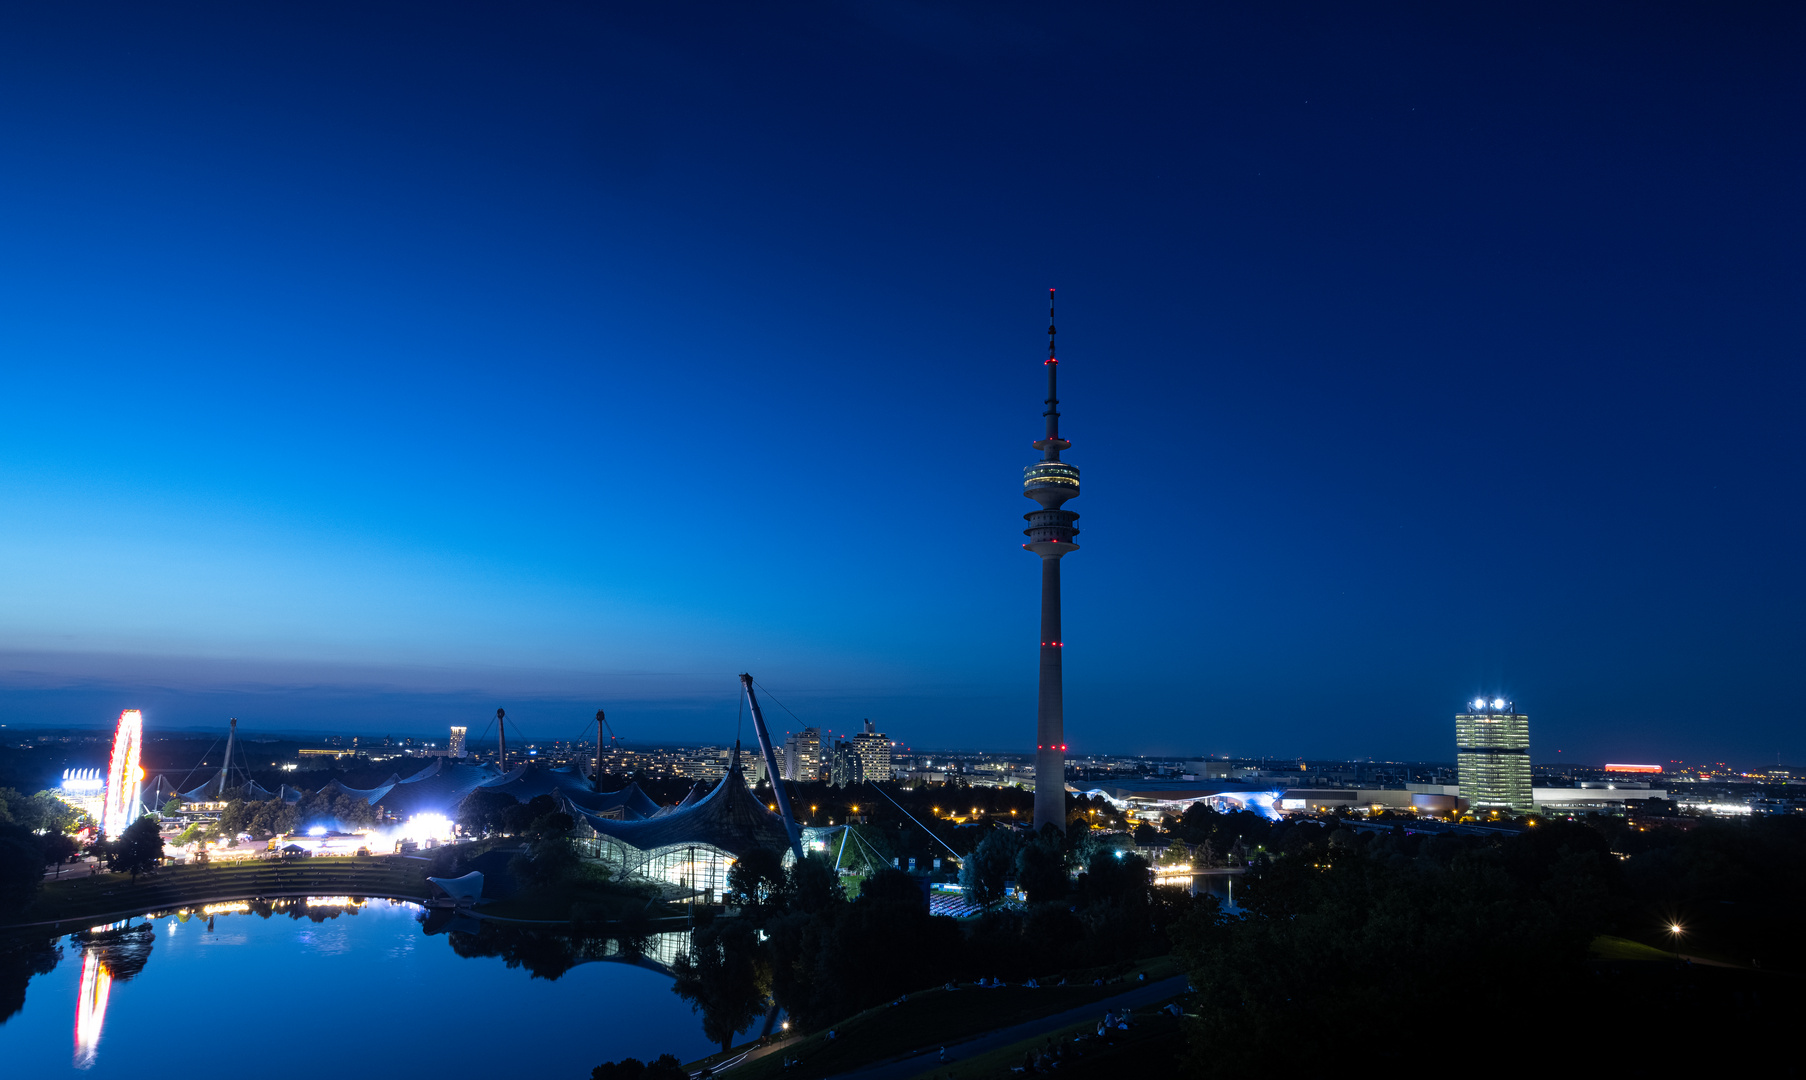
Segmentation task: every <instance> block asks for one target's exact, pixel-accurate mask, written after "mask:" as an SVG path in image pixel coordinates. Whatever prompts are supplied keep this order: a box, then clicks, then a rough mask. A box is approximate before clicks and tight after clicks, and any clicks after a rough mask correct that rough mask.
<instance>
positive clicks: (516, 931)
mask: <svg viewBox="0 0 1806 1080" xmlns="http://www.w3.org/2000/svg"><path fill="white" fill-rule="evenodd" d="M211 906H212V907H213V908H215V909H218V910H216V911H215V912H214V914H213V915H212V916H211V917H210V918H209V917H208V916H206V915H203V914H202V913H201V912H193V913H191V915H190V917H189V918H188V919H187V920H186V921H183V920H181V919H179V918H177V917H175V916H167V917H163V918H158V919H154V920H149V921H148V924H147V921H146V920H143V919H134V920H128V922H127V923H115V924H112V929H111V930H109V931H107V932H104V933H99V934H92V933H91V934H89V935H87V937H88V940H79V939H78V938H79V937H80V936H73V937H72V936H64V937H61V938H59V939H57V942H56V946H55V947H56V948H57V949H60V951H61V959H60V960H57V961H56V963H55V966H54V967H53V968H51V969H50V970H49V971H48V972H45V973H42V974H36V975H32V976H31V977H30V980H29V983H27V984H26V986H25V1004H24V1007H23V1009H21V1010H20V1011H19V1012H17V1013H15V1014H13V1015H12V1016H11V1017H10V1018H8V1019H7V1020H5V1021H3V1022H0V1061H4V1062H6V1065H7V1072H8V1074H9V1075H13V1076H31V1077H48V1076H56V1075H61V1074H76V1075H80V1076H84V1077H103V1076H113V1075H117V1076H122V1077H123V1076H128V1075H129V1076H131V1077H133V1078H134V1080H143V1078H144V1077H146V1076H149V1077H152V1078H154V1077H156V1076H158V1075H161V1074H162V1073H163V1072H164V1070H166V1069H167V1070H169V1071H170V1073H171V1074H173V1073H174V1072H175V1071H176V1070H181V1071H184V1072H189V1071H194V1070H200V1071H203V1072H213V1071H216V1070H219V1071H239V1070H243V1071H244V1072H246V1073H247V1074H250V1075H255V1076H257V1077H259V1078H260V1080H288V1078H290V1077H292V1078H294V1080H302V1078H307V1080H318V1078H319V1077H321V1076H330V1075H338V1074H343V1073H346V1072H350V1073H354V1074H358V1075H383V1074H387V1073H394V1072H400V1073H401V1074H403V1075H420V1076H431V1075H435V1074H438V1075H448V1076H449V1075H485V1074H489V1075H513V1074H515V1073H516V1072H519V1071H521V1070H522V1069H523V1067H525V1068H528V1069H530V1070H531V1072H532V1074H533V1075H534V1076H535V1077H541V1078H545V1080H556V1078H558V1077H569V1078H570V1080H587V1078H588V1076H589V1074H590V1069H591V1068H593V1067H594V1066H596V1065H598V1064H600V1063H601V1062H603V1061H610V1060H616V1059H619V1058H622V1057H637V1058H640V1059H641V1060H649V1059H651V1058H653V1057H656V1056H658V1055H659V1054H661V1053H671V1054H675V1055H677V1057H678V1059H679V1060H682V1061H691V1060H694V1059H696V1058H699V1057H702V1056H704V1055H705V1054H708V1053H709V1052H711V1051H712V1050H714V1049H715V1047H713V1046H711V1045H710V1044H709V1042H708V1040H707V1039H705V1038H704V1037H703V1035H702V1023H701V1018H700V1016H698V1015H697V1014H695V1013H692V1012H691V1011H690V1006H689V1004H688V1003H686V1002H684V1001H683V1000H681V999H680V998H678V996H677V995H676V994H673V993H672V992H671V979H670V977H669V976H668V975H667V974H665V973H663V972H661V971H658V970H654V969H653V968H650V967H647V966H643V965H644V964H646V963H657V962H658V961H659V960H664V961H666V962H668V961H669V960H670V959H671V958H673V957H675V956H676V955H677V952H678V951H679V950H680V949H681V948H682V947H683V939H684V935H682V934H655V935H652V936H651V937H650V938H647V939H645V941H643V942H639V943H630V944H629V946H628V947H627V948H626V949H625V951H624V950H623V947H622V945H621V944H620V943H619V942H613V941H608V940H605V939H593V938H572V937H569V936H565V935H558V934H553V933H550V932H547V931H543V930H540V929H537V928H534V929H526V928H521V927H518V926H509V925H506V924H499V923H493V922H485V923H482V924H480V925H479V924H478V923H477V922H476V921H475V920H471V919H467V918H466V919H461V920H459V921H458V922H457V923H456V924H455V925H456V926H458V927H459V928H460V930H469V931H478V932H472V933H466V932H454V933H446V932H444V927H442V926H438V925H435V924H437V923H442V922H444V921H446V915H445V914H444V913H434V921H433V923H429V924H427V925H423V924H422V923H421V921H420V917H421V916H422V914H423V912H422V911H421V909H420V908H419V907H418V906H417V905H414V904H407V903H399V902H392V901H388V900H371V901H368V902H367V903H364V904H363V905H362V906H352V905H351V904H349V903H347V900H346V898H326V897H314V898H309V899H308V900H295V901H289V902H285V901H277V902H275V904H274V905H271V904H269V903H266V904H265V905H264V906H263V907H262V909H261V910H262V911H266V912H267V911H271V909H272V906H273V907H274V911H273V914H271V915H270V916H269V917H267V918H266V917H264V916H263V915H262V914H259V913H256V912H253V911H251V910H248V909H249V908H250V907H251V905H249V904H245V903H237V904H232V905H211ZM296 916H299V917H296ZM147 926H148V929H147ZM429 928H430V929H433V930H435V931H436V932H434V933H430V934H429V933H428V929H429ZM25 941H28V939H24V938H19V939H16V940H15V941H13V942H12V943H11V944H10V945H4V944H0V947H4V948H8V949H9V951H8V952H7V954H6V955H7V957H8V961H7V966H8V970H7V977H9V978H11V979H12V984H11V986H10V987H9V988H7V989H6V990H4V991H0V1002H4V1001H5V1000H6V995H7V994H9V993H10V994H11V995H13V996H14V997H15V999H16V994H17V985H18V982H19V980H20V978H22V977H23V976H22V972H23V970H26V969H23V968H22V967H21V961H20V959H19V958H20V956H21V955H22V950H21V947H20V944H19V942H25ZM50 942H51V935H50V934H49V933H45V934H43V935H41V936H39V937H38V938H36V939H35V941H31V942H29V949H28V951H31V952H33V953H34V954H35V955H36V957H38V959H39V963H38V965H37V966H38V968H40V969H41V968H42V967H43V966H45V964H46V963H47V962H48V960H49V957H50V956H51V955H53V954H51V953H49V952H48V946H49V945H50ZM635 945H637V946H638V948H637V949H636V948H635V947H634V946H635ZM534 972H538V973H539V975H538V976H536V975H535V974H534ZM0 1011H4V1009H3V1008H0Z"/></svg>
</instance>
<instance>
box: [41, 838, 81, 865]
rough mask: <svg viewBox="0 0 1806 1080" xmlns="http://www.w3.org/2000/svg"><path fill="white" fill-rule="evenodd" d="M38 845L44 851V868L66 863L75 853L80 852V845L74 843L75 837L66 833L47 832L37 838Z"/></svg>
mask: <svg viewBox="0 0 1806 1080" xmlns="http://www.w3.org/2000/svg"><path fill="white" fill-rule="evenodd" d="M38 843H39V845H40V846H41V847H43V849H44V865H46V866H49V865H51V864H57V865H61V864H62V863H66V862H68V861H69V860H70V858H71V857H73V856H74V855H75V853H76V852H77V851H80V850H81V845H79V844H77V843H76V842H75V837H73V836H70V835H69V834H68V833H66V832H47V833H45V834H44V835H43V836H40V837H38Z"/></svg>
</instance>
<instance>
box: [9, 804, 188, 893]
mask: <svg viewBox="0 0 1806 1080" xmlns="http://www.w3.org/2000/svg"><path fill="white" fill-rule="evenodd" d="M106 859H107V869H109V870H122V871H124V872H126V873H128V874H131V875H132V881H133V882H136V881H137V880H138V875H139V874H145V873H149V872H150V871H152V870H154V869H156V867H157V863H159V862H160V861H162V859H163V837H162V836H160V835H158V833H157V819H156V818H154V817H151V816H150V815H149V814H146V815H144V816H143V817H141V818H139V819H138V820H137V821H134V822H132V823H131V824H130V825H127V826H126V827H125V831H124V832H122V833H120V834H119V839H117V840H112V841H108V842H107V845H106ZM43 865H44V864H43V863H42V862H39V863H38V866H39V868H40V872H41V870H42V867H43Z"/></svg>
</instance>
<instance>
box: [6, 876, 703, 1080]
mask: <svg viewBox="0 0 1806 1080" xmlns="http://www.w3.org/2000/svg"><path fill="white" fill-rule="evenodd" d="M373 905H379V906H381V907H383V908H384V909H385V910H388V909H399V910H398V911H397V914H401V913H402V912H406V913H407V914H410V915H412V916H413V918H414V919H415V920H416V921H417V922H418V923H419V924H420V928H419V931H417V932H416V933H414V934H413V935H411V936H409V935H405V934H404V935H402V936H401V937H399V938H397V937H395V936H393V931H389V932H387V933H386V934H383V935H380V942H381V943H380V944H377V942H376V940H374V939H372V938H371V937H370V935H369V934H363V935H361V936H348V932H349V931H351V930H353V929H355V927H351V926H342V927H335V928H333V929H332V931H331V932H330V933H327V932H325V931H326V927H325V926H323V925H321V924H326V923H330V922H332V921H333V920H339V919H342V918H355V916H357V915H358V913H359V912H360V911H363V910H367V909H368V908H370V907H371V906H373ZM283 915H286V916H288V918H289V919H291V920H297V921H300V922H302V926H300V927H297V928H296V936H295V937H292V938H289V939H288V940H291V941H294V942H297V943H299V944H301V945H302V946H303V947H304V948H305V949H306V950H307V952H308V953H311V954H314V955H325V956H330V955H333V954H338V953H349V952H356V951H359V950H358V949H357V948H356V947H355V946H358V944H359V943H360V942H361V943H367V944H368V945H374V946H375V947H374V948H369V947H365V948H364V949H363V951H365V952H368V953H370V954H371V957H370V958H371V959H372V960H375V961H376V962H378V963H386V964H392V963H393V962H394V960H396V959H399V958H400V957H401V956H402V955H405V954H406V953H411V952H415V951H417V949H424V950H425V951H427V952H432V951H434V947H433V946H431V945H430V944H428V941H427V936H437V937H443V938H444V940H445V944H446V945H447V946H449V951H450V952H451V953H453V954H454V955H456V956H459V957H464V958H467V959H484V958H493V959H499V960H501V961H503V964H504V965H505V966H506V967H508V968H510V969H520V970H524V971H525V972H527V973H528V975H530V976H531V977H532V978H533V979H539V980H545V981H548V982H550V981H556V980H559V979H560V978H562V977H564V976H565V975H566V974H567V973H568V972H570V971H571V970H572V969H573V968H575V967H577V966H578V965H581V964H589V963H597V962H606V963H612V964H624V965H631V966H634V967H638V968H642V969H646V970H649V971H654V972H658V973H659V974H661V975H665V976H669V975H670V972H671V967H672V964H673V963H674V962H675V961H676V959H677V957H678V956H680V955H682V954H683V953H684V952H685V951H686V950H687V949H688V948H689V938H690V935H689V934H688V933H687V932H681V931H680V932H665V933H637V934H621V933H617V934H614V935H600V934H593V933H575V932H570V931H568V930H567V931H561V930H559V929H555V928H549V927H535V926H524V925H521V924H509V923H500V922H494V921H490V920H484V919H478V918H473V917H471V916H470V915H468V914H459V913H457V912H455V911H449V910H431V911H429V910H425V909H422V908H420V907H418V906H417V905H415V904H411V903H408V902H406V901H397V900H383V899H378V900H375V901H371V900H368V899H366V898H364V897H353V896H310V897H304V898H289V899H272V900H234V901H224V902H220V903H214V904H207V905H204V906H197V907H195V908H184V909H181V910H179V911H162V912H153V913H148V914H146V915H145V916H143V918H142V919H141V920H140V919H128V920H125V921H124V922H118V923H112V924H109V925H106V926H96V927H93V928H91V929H89V930H85V931H82V932H79V933H75V934H71V935H69V936H68V937H67V939H66V940H67V944H68V947H69V948H71V949H79V950H80V952H81V970H80V978H79V980H75V979H72V980H71V983H72V984H73V985H72V986H70V988H71V989H73V990H74V992H75V998H76V1000H75V1047H74V1056H73V1065H74V1067H75V1068H76V1069H78V1070H90V1069H92V1068H93V1067H94V1066H95V1065H96V1063H97V1062H99V1061H100V1060H102V1055H101V1052H100V1051H101V1041H102V1036H103V1032H104V1030H105V1028H106V1025H107V1009H108V1007H109V1005H111V1004H113V1003H114V1001H115V999H116V998H117V997H118V995H117V993H116V990H117V987H116V986H115V984H117V983H125V982H129V981H131V980H132V979H133V978H134V977H136V976H137V975H138V974H140V973H141V972H142V971H144V969H145V967H146V965H147V964H148V963H149V961H150V956H151V953H152V951H153V946H154V945H155V944H156V943H157V939H158V936H159V933H161V934H162V935H163V936H164V938H165V941H166V942H169V943H170V945H169V947H172V948H173V947H175V946H174V942H175V941H176V940H177V939H176V935H181V938H182V940H183V941H185V942H187V944H186V945H185V946H184V948H185V949H186V950H188V952H187V955H190V956H192V957H194V958H195V959H194V960H190V961H187V962H186V963H188V964H190V965H192V964H193V963H194V962H195V960H199V958H200V956H201V955H203V954H210V955H213V956H215V957H216V958H217V957H224V956H226V955H227V954H224V953H215V952H214V949H215V948H216V947H217V948H224V947H226V946H229V945H242V944H246V943H250V942H252V941H253V940H254V939H255V940H256V941H257V942H260V943H261V942H266V941H269V940H270V939H269V936H268V935H267V934H264V935H261V936H260V935H258V934H256V933H255V932H254V931H255V926H256V923H258V922H262V921H265V920H274V919H276V918H277V917H278V916H283ZM249 916H256V919H255V920H252V919H250V918H248V917H249ZM367 918H368V917H366V919H365V920H356V921H357V922H365V921H367ZM151 920H156V922H155V923H154V924H153V922H152V921H151ZM309 923H311V924H315V925H317V926H320V929H319V930H316V929H314V927H313V926H309V925H308V924H309ZM248 931H249V932H250V933H247V932H248ZM197 933H198V936H195V937H193V938H192V939H190V935H197ZM423 935H425V936H423ZM64 941H65V939H64V938H62V937H61V936H45V937H33V936H25V935H11V936H4V937H0V1026H3V1025H4V1024H5V1022H6V1021H7V1020H8V1019H9V1018H11V1017H12V1016H13V1015H14V1014H16V1013H18V1012H20V1011H21V1010H22V1009H23V1008H24V1004H25V993H26V989H27V986H28V984H29V983H30V982H31V981H32V979H33V978H35V977H38V976H43V975H48V974H49V973H50V972H51V971H52V970H54V969H55V968H56V967H57V966H58V963H59V961H60V960H61V959H62V956H63V951H64V946H63V942H64ZM197 947H198V948H200V949H201V950H203V953H202V954H196V953H194V952H193V950H194V949H196V948H197ZM260 947H261V946H260ZM230 955H231V956H233V957H235V958H236V957H242V960H241V959H232V960H227V961H226V962H227V963H229V964H238V963H246V962H253V961H252V957H253V955H254V954H253V953H240V952H239V951H238V950H237V949H234V950H233V952H232V954H230ZM202 962H204V963H207V964H208V966H209V967H212V965H213V964H216V963H218V962H219V960H218V959H215V960H208V961H202ZM181 967H182V963H181V962H178V964H177V970H179V969H181ZM191 970H192V969H191ZM71 974H73V973H71ZM174 974H175V971H173V970H172V972H171V973H170V975H174ZM170 975H166V976H162V977H160V978H163V979H167V978H169V977H170ZM586 983H587V985H591V986H594V985H596V984H595V983H594V982H593V980H587V981H586ZM65 985H69V984H65ZM67 992H68V991H67V990H65V991H64V993H67ZM642 993H643V991H642ZM64 1000H65V1001H66V1000H67V998H65V999H64ZM129 1000H130V996H129V995H128V1001H129ZM671 1005H672V1008H671V1012H672V1013H674V1014H677V1015H684V1014H687V1013H688V1012H689V1010H688V1009H685V1008H684V1007H683V1006H682V1005H681V1004H680V1003H679V1002H677V1001H676V1000H675V998H673V999H672V1001H671ZM57 1011H58V1012H61V1010H60V1009H59V1010H57ZM657 1011H660V1012H662V1011H663V1010H657ZM62 1015H63V1016H64V1017H67V1015H68V1014H67V1013H62ZM116 1019H117V1018H116ZM63 1022H64V1023H66V1022H67V1021H66V1020H65V1021H63ZM121 1022H124V1023H126V1024H127V1027H126V1028H124V1029H121V1032H120V1033H116V1034H114V1035H113V1036H112V1039H113V1042H114V1043H117V1045H113V1044H112V1043H110V1044H109V1045H113V1048H112V1050H111V1051H110V1052H109V1055H108V1057H110V1056H111V1055H112V1054H128V1053H130V1052H131V1051H132V1049H133V1046H132V1043H133V1041H134V1039H135V1038H136V1037H139V1036H136V1035H134V1034H132V1033H131V1032H132V1025H133V1024H134V1023H136V1024H139V1025H142V1023H143V1018H142V1017H132V1016H131V1015H130V1014H127V1020H126V1021H121ZM58 1026H61V1025H60V1024H59V1025H58ZM684 1026H686V1027H687V1026H688V1025H687V1024H685V1025H684ZM62 1030H64V1031H68V1030H69V1029H68V1028H66V1027H65V1028H63V1029H62ZM683 1041H685V1040H683V1039H672V1040H671V1045H673V1046H677V1045H680V1044H681V1043H682V1042H683ZM63 1060H65V1061H68V1060H70V1059H68V1058H64V1059H63ZM121 1060H122V1061H123V1060H124V1059H123V1058H122V1059H121ZM113 1064H114V1065H117V1064H119V1062H113ZM591 1064H593V1062H592V1063H591Z"/></svg>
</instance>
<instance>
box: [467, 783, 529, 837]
mask: <svg viewBox="0 0 1806 1080" xmlns="http://www.w3.org/2000/svg"><path fill="white" fill-rule="evenodd" d="M519 805H520V801H519V800H518V799H516V798H515V797H514V796H512V795H510V794H508V793H507V792H503V791H489V790H486V789H484V788H478V789H477V790H475V791H473V792H471V793H470V794H469V795H466V796H465V797H464V801H463V802H461V803H459V804H458V827H459V828H461V829H463V830H464V832H465V833H466V834H467V835H470V836H484V835H487V834H489V833H497V832H501V831H502V814H503V812H504V811H507V810H509V809H512V808H513V807H516V806H519Z"/></svg>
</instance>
